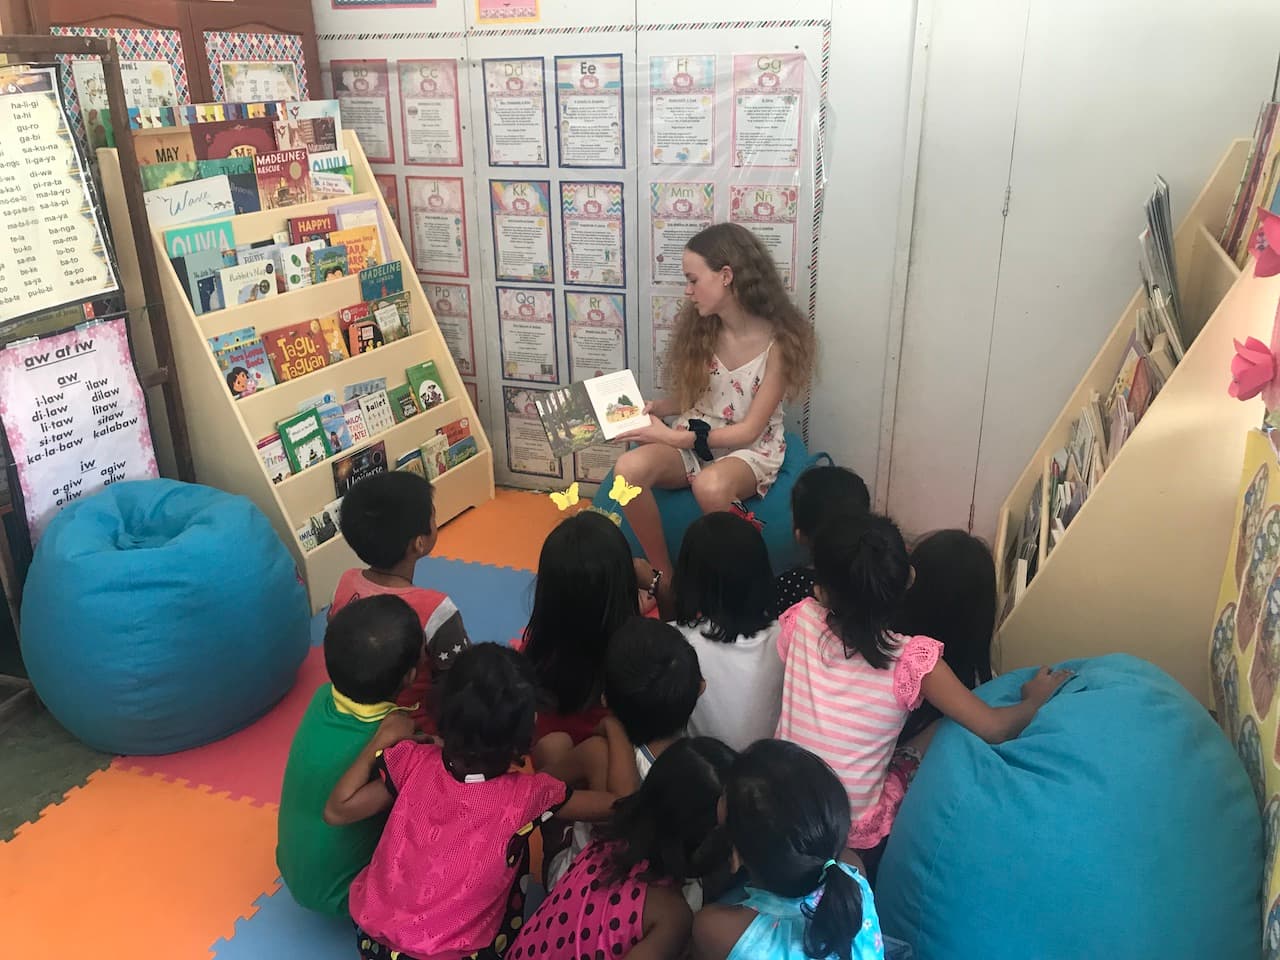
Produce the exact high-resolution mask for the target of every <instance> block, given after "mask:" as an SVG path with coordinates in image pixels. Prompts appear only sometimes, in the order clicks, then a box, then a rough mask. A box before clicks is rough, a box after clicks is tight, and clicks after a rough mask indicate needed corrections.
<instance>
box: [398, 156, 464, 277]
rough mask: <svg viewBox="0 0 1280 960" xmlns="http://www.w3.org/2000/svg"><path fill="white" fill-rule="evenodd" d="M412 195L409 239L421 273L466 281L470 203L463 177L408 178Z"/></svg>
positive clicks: (410, 195) (414, 260)
mask: <svg viewBox="0 0 1280 960" xmlns="http://www.w3.org/2000/svg"><path fill="white" fill-rule="evenodd" d="M404 182H405V185H406V187H407V188H408V191H409V236H410V242H411V244H412V247H413V266H414V269H416V270H417V271H418V272H419V273H435V274H439V275H440V276H442V277H465V276H467V274H468V273H469V272H470V269H471V266H470V263H469V261H468V254H467V199H466V187H465V185H464V184H463V182H462V178H461V177H405V178H404Z"/></svg>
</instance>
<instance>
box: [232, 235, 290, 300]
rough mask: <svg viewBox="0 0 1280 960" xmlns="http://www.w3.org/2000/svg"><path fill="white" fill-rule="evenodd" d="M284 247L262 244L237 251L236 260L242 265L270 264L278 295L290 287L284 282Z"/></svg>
mask: <svg viewBox="0 0 1280 960" xmlns="http://www.w3.org/2000/svg"><path fill="white" fill-rule="evenodd" d="M283 254H284V247H282V246H281V245H280V244H278V243H261V244H255V245H254V246H251V247H248V248H247V249H246V248H239V249H237V250H236V259H237V260H238V261H239V262H240V263H262V262H270V264H271V268H272V274H273V275H274V276H275V279H276V293H284V292H285V290H287V289H288V287H286V286H285V282H284V255H283Z"/></svg>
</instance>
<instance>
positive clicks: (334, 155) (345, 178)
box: [308, 150, 356, 197]
mask: <svg viewBox="0 0 1280 960" xmlns="http://www.w3.org/2000/svg"><path fill="white" fill-rule="evenodd" d="M308 160H309V162H310V164H311V185H312V187H313V188H315V190H316V191H317V192H320V193H325V194H328V195H330V196H335V197H342V196H350V195H351V194H353V193H355V192H356V169H355V167H353V166H352V165H351V154H349V153H348V152H347V151H346V150H331V151H328V152H324V153H317V152H316V151H314V150H312V151H311V153H310V154H309V156H308Z"/></svg>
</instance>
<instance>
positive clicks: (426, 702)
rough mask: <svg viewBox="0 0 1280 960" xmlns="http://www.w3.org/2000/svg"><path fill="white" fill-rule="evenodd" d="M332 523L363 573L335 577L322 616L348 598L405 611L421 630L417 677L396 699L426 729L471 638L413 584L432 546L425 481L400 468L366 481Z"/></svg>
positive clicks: (448, 606)
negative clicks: (391, 600)
mask: <svg viewBox="0 0 1280 960" xmlns="http://www.w3.org/2000/svg"><path fill="white" fill-rule="evenodd" d="M340 525H341V527H342V536H343V538H344V539H345V540H346V541H347V545H348V546H350V547H351V549H352V550H354V551H355V553H356V556H358V557H359V558H360V559H361V560H362V561H364V562H365V563H366V564H368V568H367V569H365V570H357V569H351V570H348V571H347V572H346V573H344V574H343V575H342V576H341V578H339V580H338V586H337V589H335V590H334V592H333V604H332V605H331V606H330V607H329V616H330V617H331V618H332V617H333V616H335V615H336V614H337V613H338V611H339V610H341V609H342V608H343V607H345V606H346V605H347V604H348V603H350V602H351V601H353V600H357V599H359V598H360V597H369V596H377V595H380V594H389V595H391V596H396V597H400V598H401V599H403V600H405V601H406V602H407V603H408V604H409V606H411V607H413V609H414V610H415V611H416V612H417V614H418V619H419V620H420V621H421V625H422V632H421V640H420V643H419V647H420V651H421V652H420V656H419V660H418V673H417V678H416V680H415V682H414V683H413V685H412V686H411V687H409V688H408V689H406V690H405V691H404V692H403V693H402V694H401V696H400V699H399V700H398V701H397V702H398V703H399V704H400V705H401V706H409V707H412V708H413V714H412V716H413V719H414V721H415V722H416V723H417V724H418V726H419V727H421V728H422V729H423V730H426V731H428V732H432V731H434V730H435V728H436V727H435V722H436V721H435V703H434V700H435V697H436V689H437V688H438V686H439V681H440V677H441V676H442V675H443V674H444V673H445V671H447V670H448V669H449V667H450V666H451V665H452V664H453V661H454V660H455V659H456V658H457V656H458V655H459V654H460V653H462V651H463V650H465V649H466V648H467V647H468V646H470V643H471V641H470V640H469V639H468V638H467V631H466V628H465V627H463V625H462V614H460V613H459V612H458V608H457V607H456V606H454V603H453V601H452V600H450V599H449V598H448V597H447V596H446V595H445V594H443V593H440V592H439V591H438V590H430V589H427V588H426V587H419V586H415V585H414V582H413V571H414V568H415V567H416V566H417V563H418V561H419V560H421V559H422V558H423V557H425V556H427V555H428V554H430V553H431V550H432V548H433V547H435V545H436V511H435V503H434V491H433V490H432V487H431V482H430V481H429V480H427V479H426V478H425V477H421V476H419V475H418V474H416V473H411V472H409V471H408V470H393V471H390V472H388V473H377V474H374V475H373V476H371V477H366V478H365V479H363V480H360V481H359V482H357V483H356V484H355V485H354V486H353V487H352V488H351V489H350V490H349V491H347V495H346V496H345V497H343V498H342V511H341V520H340Z"/></svg>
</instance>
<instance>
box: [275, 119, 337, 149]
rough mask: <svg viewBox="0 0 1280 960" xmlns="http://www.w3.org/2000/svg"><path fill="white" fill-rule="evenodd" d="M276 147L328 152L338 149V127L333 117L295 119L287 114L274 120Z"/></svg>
mask: <svg viewBox="0 0 1280 960" xmlns="http://www.w3.org/2000/svg"><path fill="white" fill-rule="evenodd" d="M274 127H275V138H276V149H278V150H297V149H299V148H301V149H303V150H306V151H307V152H308V153H326V152H329V151H331V150H337V149H338V134H337V127H336V125H335V124H334V122H333V118H332V117H315V118H311V119H306V120H303V119H294V118H293V117H288V116H285V117H283V118H280V119H278V120H276V121H275V122H274Z"/></svg>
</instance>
